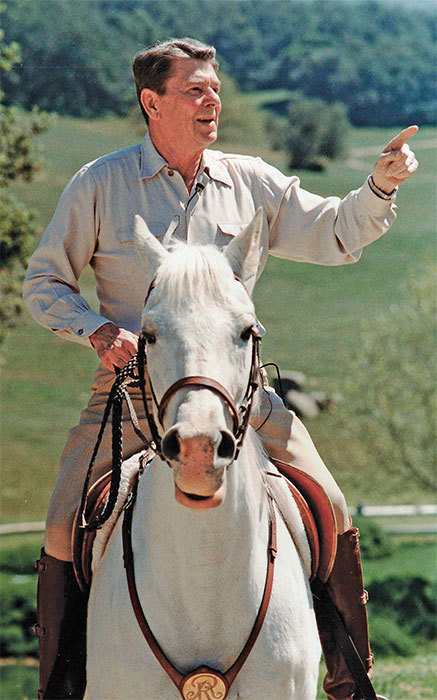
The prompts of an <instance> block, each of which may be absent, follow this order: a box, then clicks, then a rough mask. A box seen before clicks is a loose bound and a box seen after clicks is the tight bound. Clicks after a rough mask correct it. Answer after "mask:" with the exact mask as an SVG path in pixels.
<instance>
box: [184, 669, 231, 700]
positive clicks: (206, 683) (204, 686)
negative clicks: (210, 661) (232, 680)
mask: <svg viewBox="0 0 437 700" xmlns="http://www.w3.org/2000/svg"><path fill="white" fill-rule="evenodd" d="M228 690H229V686H228V683H227V682H226V679H225V678H224V676H222V675H220V674H219V673H218V672H217V671H212V670H211V669H209V668H208V667H206V666H202V667H201V668H198V669H196V671H192V672H191V673H189V674H188V675H187V676H185V678H184V679H183V681H182V683H181V686H180V692H181V695H182V697H183V698H184V700H224V699H225V697H226V696H227V694H228Z"/></svg>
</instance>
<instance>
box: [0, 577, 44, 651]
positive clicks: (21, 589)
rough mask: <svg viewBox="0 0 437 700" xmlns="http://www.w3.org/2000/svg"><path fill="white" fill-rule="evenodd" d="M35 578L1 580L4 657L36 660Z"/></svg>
mask: <svg viewBox="0 0 437 700" xmlns="http://www.w3.org/2000/svg"><path fill="white" fill-rule="evenodd" d="M35 585H36V577H35V576H8V575H7V574H2V575H1V577H0V587H1V597H0V625H1V641H0V653H1V656H37V655H38V640H37V637H36V635H35V634H34V632H33V625H34V623H35V622H36V612H35V599H36V596H35Z"/></svg>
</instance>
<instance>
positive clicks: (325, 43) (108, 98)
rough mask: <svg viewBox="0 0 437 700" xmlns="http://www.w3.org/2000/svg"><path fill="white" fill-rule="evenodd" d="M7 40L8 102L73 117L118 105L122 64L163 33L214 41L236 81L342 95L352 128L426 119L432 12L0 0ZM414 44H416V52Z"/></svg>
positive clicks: (239, 1) (182, 0) (193, 0)
mask: <svg viewBox="0 0 437 700" xmlns="http://www.w3.org/2000/svg"><path fill="white" fill-rule="evenodd" d="M4 27H5V31H6V37H7V40H8V41H12V40H16V41H18V42H19V43H20V44H21V45H22V47H23V61H22V62H21V64H20V65H19V66H17V67H16V68H15V69H14V71H13V72H12V73H11V74H10V76H9V77H8V78H7V80H5V83H4V85H5V87H4V90H5V92H6V94H7V98H8V100H9V101H11V102H18V103H20V104H22V105H24V106H27V107H29V106H30V105H33V104H38V105H40V106H41V107H43V108H44V109H52V110H53V109H55V110H58V111H60V112H63V113H68V114H76V115H97V114H102V113H103V112H105V111H107V110H109V111H113V112H116V113H125V112H126V111H127V110H128V109H129V107H130V106H132V105H133V103H134V101H135V97H134V90H133V85H132V79H131V74H130V64H131V59H132V57H133V55H134V53H135V52H136V51H137V50H139V49H140V48H141V47H143V46H146V45H148V44H151V43H153V42H154V41H156V40H160V39H165V38H168V37H169V36H179V37H180V36H186V35H188V36H190V35H191V36H195V37H197V38H199V39H201V40H204V41H207V42H209V43H212V44H214V45H215V46H216V48H217V50H218V55H219V59H220V62H221V64H222V65H223V67H224V68H225V69H226V70H227V71H228V72H229V73H230V74H231V76H232V77H233V78H234V79H235V80H236V82H237V84H238V85H239V86H241V87H242V88H243V89H245V90H260V89H274V88H288V89H291V90H300V91H302V92H303V93H304V94H305V95H306V96H307V97H318V98H320V99H322V100H324V101H325V102H328V103H338V102H341V103H344V104H345V105H347V110H348V116H349V119H350V120H351V122H352V123H353V124H356V125H390V124H399V123H406V122H410V123H414V122H418V123H422V124H423V123H434V120H435V109H436V104H437V102H436V98H435V94H436V93H435V71H434V65H435V46H436V41H435V24H434V17H433V12H432V9H431V8H430V9H429V10H426V9H425V8H421V9H420V11H418V10H417V9H416V8H415V7H413V6H411V9H409V8H406V7H397V8H396V11H395V12H394V11H393V8H392V6H386V3H383V2H373V1H367V2H357V3H354V5H353V6H352V7H351V5H350V3H347V2H341V1H339V2H331V1H329V0H313V2H305V3H302V2H296V1H295V0H281V2H271V1H269V0H252V1H251V2H247V1H246V0H220V2H217V0H204V2H202V3H199V2H198V1H197V0H178V2H177V3H175V2H174V0H148V2H147V3H144V2H143V0H128V1H126V2H117V1H116V0H76V2H74V3H69V2H65V1H64V0H38V2H35V1H34V0H9V3H8V8H7V15H6V18H5V22H4ZM418 47H420V50H419V49H418Z"/></svg>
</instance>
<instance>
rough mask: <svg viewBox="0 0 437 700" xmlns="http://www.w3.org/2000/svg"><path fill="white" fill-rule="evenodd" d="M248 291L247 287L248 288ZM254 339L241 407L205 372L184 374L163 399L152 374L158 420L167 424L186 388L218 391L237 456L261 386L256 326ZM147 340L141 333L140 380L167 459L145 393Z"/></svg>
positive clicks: (153, 427) (155, 435)
mask: <svg viewBox="0 0 437 700" xmlns="http://www.w3.org/2000/svg"><path fill="white" fill-rule="evenodd" d="M234 277H235V279H236V280H237V281H238V282H240V284H242V285H243V287H244V289H246V287H245V286H244V283H243V282H242V280H240V278H239V277H237V276H236V275H234ZM154 286H155V280H153V281H152V283H151V284H150V287H149V290H148V292H147V295H146V298H145V301H144V306H146V304H147V301H148V299H149V296H150V292H151V291H152V289H153V288H154ZM246 291H247V290H246ZM251 338H252V360H251V365H250V371H249V379H248V382H247V387H246V391H245V394H244V397H243V400H242V402H241V404H240V407H239V408H237V405H236V403H235V401H234V399H233V398H232V396H231V394H230V393H229V391H228V390H227V389H226V388H225V387H224V386H223V385H222V384H220V382H218V381H216V380H215V379H212V378H211V377H203V376H202V375H192V376H188V377H182V378H181V379H178V380H177V381H176V382H174V383H173V384H172V385H171V386H169V388H168V389H167V390H166V391H165V392H164V394H163V396H162V398H161V400H160V401H158V400H157V398H156V394H155V392H154V389H153V386H152V382H151V380H150V375H149V386H150V392H151V395H152V400H153V403H154V405H155V408H156V413H157V416H158V421H159V423H160V425H161V427H164V425H163V423H164V417H165V413H166V411H167V407H168V404H169V402H170V400H171V399H172V398H173V396H174V395H175V394H176V393H177V392H178V391H180V390H181V389H185V388H187V387H188V388H193V387H196V388H203V389H209V390H210V391H212V392H214V393H215V394H218V396H220V398H221V399H222V400H223V402H224V404H225V405H226V407H227V409H228V411H229V414H230V416H231V419H232V433H233V435H234V438H235V439H236V441H237V446H236V451H235V455H234V460H235V459H237V457H238V455H239V453H240V450H241V446H242V444H243V440H244V436H245V435H246V431H247V427H248V425H249V418H250V414H251V411H252V404H253V399H254V395H255V391H256V390H257V387H258V380H257V375H258V373H259V367H260V350H261V335H260V334H259V333H257V332H256V330H255V329H252V332H251ZM145 345H146V341H145V338H144V336H142V335H141V336H140V339H139V342H138V373H139V375H140V381H141V386H142V395H143V403H144V409H145V413H146V418H147V421H148V423H149V428H150V432H151V435H152V438H153V441H154V443H155V445H154V449H155V451H156V453H157V454H158V455H159V456H160V457H161V459H164V460H165V457H164V455H163V454H162V450H161V437H160V435H159V430H158V427H157V425H156V422H155V419H154V417H153V415H152V413H151V412H150V411H149V407H148V402H147V398H146V392H145V367H146V366H147V355H146V349H145Z"/></svg>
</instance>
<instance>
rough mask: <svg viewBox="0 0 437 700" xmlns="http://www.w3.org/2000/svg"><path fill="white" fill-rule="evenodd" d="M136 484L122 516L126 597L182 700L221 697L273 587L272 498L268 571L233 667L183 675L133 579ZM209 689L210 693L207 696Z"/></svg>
mask: <svg viewBox="0 0 437 700" xmlns="http://www.w3.org/2000/svg"><path fill="white" fill-rule="evenodd" d="M137 486H138V478H137V480H136V482H135V484H134V487H133V490H132V498H130V500H129V501H128V503H127V505H126V507H125V513H124V519H123V559H124V566H125V569H126V578H127V584H128V589H129V596H130V600H131V603H132V608H133V611H134V613H135V617H136V619H137V622H138V625H139V627H140V629H141V632H142V633H143V636H144V638H145V640H146V642H147V643H148V645H149V647H150V649H151V651H152V652H153V654H154V655H155V657H156V659H157V660H158V661H159V663H160V664H161V666H162V668H163V669H164V671H165V672H166V673H167V674H168V676H169V677H170V678H171V680H172V681H173V683H174V684H175V686H176V687H177V689H178V690H179V692H180V694H181V696H182V697H183V698H184V700H191V699H192V698H196V697H203V693H205V694H206V697H214V698H215V700H224V698H226V696H227V695H228V693H229V689H230V687H231V685H232V683H233V682H234V680H235V678H236V677H237V675H238V673H239V671H240V670H241V668H242V666H243V664H244V663H245V661H246V659H247V657H248V656H249V654H250V652H251V651H252V648H253V646H254V644H255V642H256V640H257V638H258V635H259V633H260V630H261V627H262V625H263V622H264V618H265V616H266V613H267V609H268V607H269V602H270V596H271V593H272V587H273V577H274V567H275V559H276V554H277V534H276V516H275V509H274V505H273V499H272V497H271V496H270V495H269V494H268V493H267V501H268V504H269V539H268V545H267V571H266V580H265V584H264V592H263V597H262V600H261V604H260V607H259V610H258V614H257V617H256V620H255V623H254V625H253V627H252V630H251V633H250V635H249V638H248V640H247V642H246V644H245V645H244V648H243V650H242V651H241V653H240V654H239V656H238V658H237V659H236V661H235V662H234V663H233V664H232V666H231V667H230V668H228V670H227V671H225V672H224V673H221V672H220V671H217V670H215V669H212V668H209V667H208V666H200V667H198V668H196V669H194V670H192V671H189V672H188V673H187V674H183V673H181V672H180V671H179V670H178V669H177V668H176V667H175V666H173V664H172V663H171V662H170V661H169V659H168V658H167V656H166V655H165V654H164V652H163V650H162V649H161V647H160V645H159V643H158V641H157V640H156V637H155V636H154V634H153V632H152V630H151V629H150V627H149V624H148V622H147V619H146V617H145V615H144V611H143V608H142V606H141V602H140V599H139V596H138V591H137V587H136V582H135V570H134V554H133V549H132V515H133V509H134V505H135V500H136V493H137ZM202 691H203V692H202ZM208 691H210V692H211V693H213V694H212V695H211V696H210V695H209V692H208Z"/></svg>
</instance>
